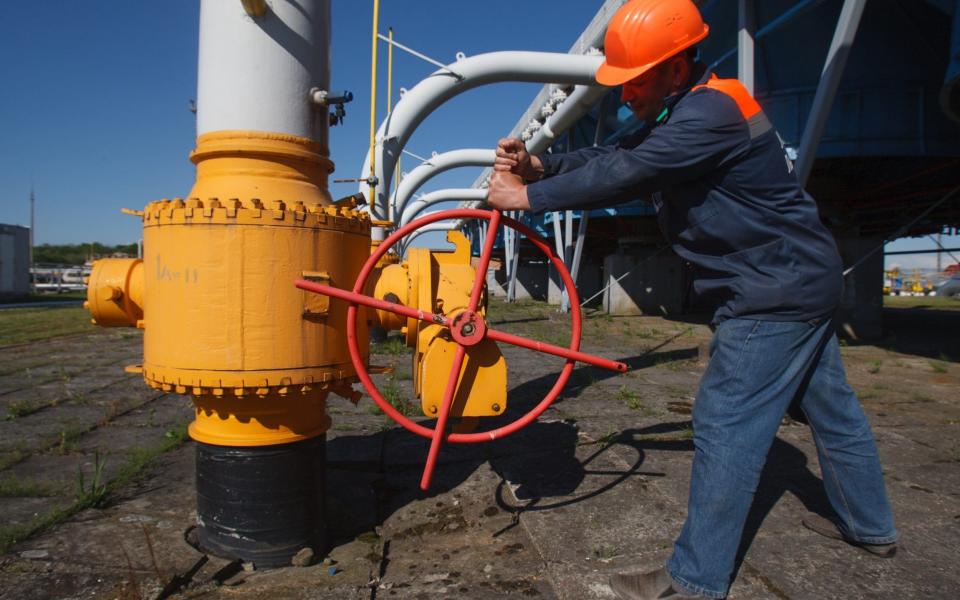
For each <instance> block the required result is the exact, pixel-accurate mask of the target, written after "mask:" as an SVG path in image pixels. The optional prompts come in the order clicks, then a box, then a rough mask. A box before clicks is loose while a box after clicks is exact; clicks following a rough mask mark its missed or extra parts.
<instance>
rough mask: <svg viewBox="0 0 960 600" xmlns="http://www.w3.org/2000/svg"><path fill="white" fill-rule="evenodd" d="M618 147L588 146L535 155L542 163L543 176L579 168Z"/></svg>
mask: <svg viewBox="0 0 960 600" xmlns="http://www.w3.org/2000/svg"><path fill="white" fill-rule="evenodd" d="M616 149H617V147H616V146H587V147H586V148H580V149H579V150H574V151H572V152H558V153H556V154H546V153H544V154H536V155H534V157H535V158H537V159H539V161H540V164H541V165H542V170H543V177H552V176H554V175H561V174H563V173H568V172H570V171H573V170H574V169H578V168H580V167H582V166H583V165H585V164H587V163H588V162H590V161H591V160H593V159H594V158H597V157H598V156H605V155H607V154H610V153H611V152H614V151H616Z"/></svg>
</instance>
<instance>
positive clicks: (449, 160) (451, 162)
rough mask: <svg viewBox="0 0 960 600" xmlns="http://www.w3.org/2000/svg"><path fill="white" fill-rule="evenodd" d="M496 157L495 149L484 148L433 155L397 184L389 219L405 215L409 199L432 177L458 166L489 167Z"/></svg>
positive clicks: (464, 149)
mask: <svg viewBox="0 0 960 600" xmlns="http://www.w3.org/2000/svg"><path fill="white" fill-rule="evenodd" d="M494 158H496V153H495V151H493V150H485V149H482V148H463V149H461V150H451V151H450V152H444V153H443V154H437V155H435V156H433V157H431V158H430V160H428V161H426V162H424V163H422V164H420V165H419V166H418V167H417V168H415V169H414V170H412V171H410V172H409V173H407V174H406V176H405V177H404V178H403V181H401V182H400V185H399V186H397V193H396V194H395V195H394V196H393V201H392V202H391V203H390V209H389V211H388V217H389V220H391V221H393V220H394V215H395V214H397V213H400V214H401V215H403V213H404V207H405V206H406V204H407V200H409V199H410V197H411V196H413V194H414V192H416V191H417V190H418V189H420V186H422V185H423V184H424V183H426V182H427V181H429V180H430V179H431V178H433V177H436V176H437V175H439V174H440V173H443V172H444V171H449V170H450V169H454V168H456V167H471V166H476V167H489V166H490V165H492V164H493V160H494ZM401 225H402V223H401Z"/></svg>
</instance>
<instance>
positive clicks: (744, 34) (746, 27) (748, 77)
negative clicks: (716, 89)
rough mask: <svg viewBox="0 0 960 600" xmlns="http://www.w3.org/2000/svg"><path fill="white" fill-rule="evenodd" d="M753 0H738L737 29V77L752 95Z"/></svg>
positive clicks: (754, 81)
mask: <svg viewBox="0 0 960 600" xmlns="http://www.w3.org/2000/svg"><path fill="white" fill-rule="evenodd" d="M753 2H754V0H739V1H738V4H737V8H738V10H739V18H738V25H739V27H738V31H737V79H739V80H740V83H742V84H743V87H745V88H747V91H748V92H750V95H751V96H752V95H753V93H754V88H755V84H756V80H755V77H754V73H755V66H756V60H755V56H754V43H753V42H754V39H753V38H754V33H755V30H756V18H755V15H756V12H755V11H754V6H753Z"/></svg>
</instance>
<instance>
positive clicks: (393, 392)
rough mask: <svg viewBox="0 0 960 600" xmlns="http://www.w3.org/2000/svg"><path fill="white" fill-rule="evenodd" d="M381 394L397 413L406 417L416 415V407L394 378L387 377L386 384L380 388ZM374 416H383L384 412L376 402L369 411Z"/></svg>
mask: <svg viewBox="0 0 960 600" xmlns="http://www.w3.org/2000/svg"><path fill="white" fill-rule="evenodd" d="M380 394H381V395H383V399H384V400H386V401H387V402H388V403H389V404H390V406H392V407H393V408H395V409H396V410H397V412H399V413H400V414H401V415H404V416H406V417H408V416H410V415H412V414H414V413H415V412H416V407H415V406H414V404H413V402H410V401H409V400H407V397H406V394H404V393H403V390H402V389H401V388H400V386H399V385H397V382H396V380H395V379H394V378H393V377H387V381H386V383H384V384H383V385H382V386H380ZM367 412H369V413H370V414H372V415H378V414H382V413H383V411H382V410H380V406H379V405H377V403H376V402H374V403H373V405H371V406H370V407H369V408H368V409H367Z"/></svg>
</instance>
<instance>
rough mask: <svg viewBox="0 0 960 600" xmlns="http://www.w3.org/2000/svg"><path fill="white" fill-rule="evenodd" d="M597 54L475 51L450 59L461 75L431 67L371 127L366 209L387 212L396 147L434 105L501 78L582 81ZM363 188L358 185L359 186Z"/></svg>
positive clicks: (591, 74)
mask: <svg viewBox="0 0 960 600" xmlns="http://www.w3.org/2000/svg"><path fill="white" fill-rule="evenodd" d="M602 60H603V57H602V56H594V55H591V56H584V55H575V54H563V53H554V52H523V51H506V52H490V53H487V54H478V55H477V56H471V57H469V58H464V59H463V60H459V61H457V62H456V63H452V64H451V65H450V67H451V69H452V70H454V71H456V72H457V73H459V74H460V75H461V76H462V78H463V79H457V77H455V76H454V75H451V74H450V72H449V71H443V70H440V71H436V72H434V73H433V74H432V75H430V76H429V77H427V78H426V79H424V80H423V81H421V82H420V83H418V84H417V85H416V86H414V87H413V88H412V89H410V90H409V91H408V92H407V93H406V94H404V95H403V98H401V99H400V101H399V102H397V105H396V106H395V107H394V109H393V112H392V113H391V115H390V117H388V118H387V119H386V120H384V122H383V123H382V124H381V125H380V129H379V131H378V132H377V141H378V145H377V148H376V150H375V151H376V152H377V153H378V156H377V161H376V177H377V187H376V197H375V198H370V199H368V201H369V202H370V204H371V205H372V211H371V214H372V215H374V216H377V217H379V218H382V217H383V216H384V215H386V214H387V212H388V210H389V209H388V199H389V190H390V183H391V180H392V178H393V170H394V167H395V166H396V164H397V159H398V158H399V156H400V152H401V150H402V149H403V147H404V146H405V145H406V143H407V141H408V140H409V139H410V136H411V135H412V134H413V132H414V131H415V130H416V128H417V126H418V125H419V124H420V122H421V121H423V120H424V119H425V118H426V117H427V115H429V114H430V113H431V112H433V110H435V109H436V108H437V107H438V106H440V105H441V104H443V103H444V102H446V101H447V100H449V99H450V98H453V97H454V96H456V95H458V94H461V93H463V92H465V91H467V90H469V89H472V88H475V87H477V86H480V85H486V84H488V83H497V82H502V81H529V82H542V83H567V84H581V85H588V84H591V83H594V82H595V79H594V73H595V72H596V70H597V67H598V66H600V63H601V62H602ZM369 170H370V156H369V153H368V156H367V158H366V160H364V166H363V167H361V170H360V172H361V177H364V178H365V177H366V175H367V173H368V172H369ZM361 191H363V190H361Z"/></svg>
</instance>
